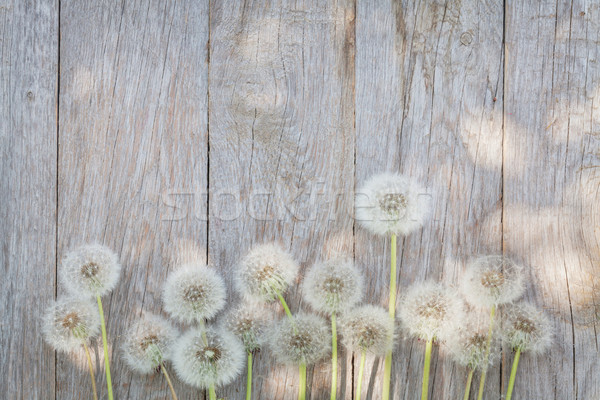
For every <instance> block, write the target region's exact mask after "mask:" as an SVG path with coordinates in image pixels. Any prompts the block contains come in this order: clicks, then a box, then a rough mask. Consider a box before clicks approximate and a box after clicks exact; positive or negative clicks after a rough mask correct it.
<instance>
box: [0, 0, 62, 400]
mask: <svg viewBox="0 0 600 400" xmlns="http://www.w3.org/2000/svg"><path fill="white" fill-rule="evenodd" d="M0 26H1V28H0V151H1V153H2V159H1V160H0V197H1V200H0V203H1V205H0V246H1V247H2V252H1V255H0V263H1V264H2V279H1V283H0V343H1V344H0V388H1V391H2V393H3V395H2V396H7V397H6V398H13V399H16V398H23V399H50V398H54V392H55V354H54V352H53V351H52V349H50V348H49V347H48V346H46V345H45V344H44V342H43V340H42V336H41V334H40V329H41V316H42V315H43V313H44V311H45V309H46V307H47V306H48V305H49V304H50V303H51V301H52V300H53V297H54V290H55V287H56V285H55V266H56V151H57V146H56V117H57V115H56V112H57V86H56V77H57V72H58V59H57V54H58V10H57V8H56V2H55V1H39V2H29V1H28V2H25V1H21V0H15V1H10V0H9V1H2V2H0Z"/></svg>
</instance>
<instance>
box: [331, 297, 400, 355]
mask: <svg viewBox="0 0 600 400" xmlns="http://www.w3.org/2000/svg"><path fill="white" fill-rule="evenodd" d="M340 326H341V333H342V337H343V342H344V345H345V346H346V347H347V348H349V349H351V350H353V351H357V352H361V351H366V352H368V353H371V354H373V355H375V356H383V355H385V354H386V353H387V352H388V351H390V350H392V347H393V345H394V321H392V319H391V318H390V316H389V314H388V312H387V311H386V310H384V309H383V308H381V307H377V306H372V305H365V306H360V307H356V308H354V309H353V310H351V311H349V312H348V313H347V314H346V315H344V316H343V318H342V319H341V320H340Z"/></svg>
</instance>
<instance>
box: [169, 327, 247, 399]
mask: <svg viewBox="0 0 600 400" xmlns="http://www.w3.org/2000/svg"><path fill="white" fill-rule="evenodd" d="M243 363H244V347H243V346H242V344H241V343H240V341H239V340H238V339H237V338H236V337H235V336H234V335H233V334H232V333H231V332H228V331H226V330H223V329H218V330H217V329H212V328H208V329H206V330H201V329H192V330H190V331H188V332H186V333H184V334H183V336H182V337H181V338H179V339H178V340H177V342H176V343H175V346H174V350H173V366H174V367H175V372H177V375H178V376H179V378H181V380H182V381H183V382H185V383H187V384H188V385H191V386H194V387H197V388H200V389H207V388H211V387H213V388H214V386H221V385H227V384H228V383H230V382H231V381H233V380H234V379H235V378H236V377H237V376H238V375H239V374H240V372H241V371H242V366H243Z"/></svg>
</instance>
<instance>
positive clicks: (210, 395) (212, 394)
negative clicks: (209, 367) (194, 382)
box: [208, 383, 217, 400]
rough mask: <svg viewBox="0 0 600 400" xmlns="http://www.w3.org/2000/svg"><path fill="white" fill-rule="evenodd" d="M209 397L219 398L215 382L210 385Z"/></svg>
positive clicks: (211, 399)
mask: <svg viewBox="0 0 600 400" xmlns="http://www.w3.org/2000/svg"><path fill="white" fill-rule="evenodd" d="M208 398H209V399H210V400H217V393H216V392H215V385H214V383H213V384H211V385H210V386H209V387H208Z"/></svg>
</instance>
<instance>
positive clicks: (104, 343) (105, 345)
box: [96, 296, 113, 400]
mask: <svg viewBox="0 0 600 400" xmlns="http://www.w3.org/2000/svg"><path fill="white" fill-rule="evenodd" d="M96 300H97V301H98V312H99V313H100V326H101V327H102V347H103V349H104V372H105V373H106V388H107V390H108V399H109V400H113V391H112V379H111V377H110V362H109V360H108V339H107V337H106V323H105V322H104V310H103V309H102V300H101V299H100V296H96Z"/></svg>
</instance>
